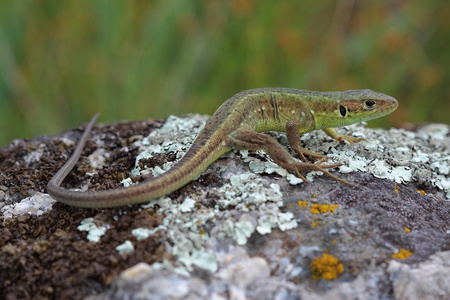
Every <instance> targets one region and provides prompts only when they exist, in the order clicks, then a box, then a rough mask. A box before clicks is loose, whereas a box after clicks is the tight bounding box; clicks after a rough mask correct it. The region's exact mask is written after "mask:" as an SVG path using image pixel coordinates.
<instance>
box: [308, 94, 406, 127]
mask: <svg viewBox="0 0 450 300" xmlns="http://www.w3.org/2000/svg"><path fill="white" fill-rule="evenodd" d="M329 95H331V96H329V97H328V99H327V101H316V102H315V103H314V104H313V105H311V109H312V110H313V112H314V119H315V122H316V129H318V128H328V127H340V126H346V125H351V124H355V123H359V122H363V121H368V120H372V119H375V118H379V117H382V116H385V115H387V114H389V113H391V112H393V111H394V110H395V109H396V108H397V106H398V102H397V100H395V99H394V98H392V97H391V96H388V95H385V94H382V93H377V92H374V91H372V90H349V91H344V92H330V93H329Z"/></svg>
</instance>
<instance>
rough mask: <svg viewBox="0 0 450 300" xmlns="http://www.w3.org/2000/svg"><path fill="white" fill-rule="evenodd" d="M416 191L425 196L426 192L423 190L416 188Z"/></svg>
mask: <svg viewBox="0 0 450 300" xmlns="http://www.w3.org/2000/svg"><path fill="white" fill-rule="evenodd" d="M416 193H420V194H421V195H422V196H425V195H426V194H427V193H425V191H424V190H417V191H416Z"/></svg>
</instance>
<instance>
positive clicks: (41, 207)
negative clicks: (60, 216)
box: [1, 192, 56, 220]
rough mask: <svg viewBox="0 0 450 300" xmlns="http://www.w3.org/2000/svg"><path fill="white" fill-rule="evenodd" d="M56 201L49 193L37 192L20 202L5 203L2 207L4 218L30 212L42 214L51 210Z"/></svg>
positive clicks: (31, 213)
mask: <svg viewBox="0 0 450 300" xmlns="http://www.w3.org/2000/svg"><path fill="white" fill-rule="evenodd" d="M55 202H56V201H55V200H53V199H52V197H50V195H48V194H42V193H39V192H37V193H35V194H34V195H33V196H30V197H27V198H25V199H23V200H22V201H20V202H19V203H13V204H9V205H5V206H3V207H2V208H1V210H2V212H3V220H6V219H8V218H11V217H13V216H18V215H23V214H26V213H28V214H30V215H37V216H40V215H42V214H43V213H45V212H47V211H48V210H50V209H51V208H52V206H53V204H54V203H55Z"/></svg>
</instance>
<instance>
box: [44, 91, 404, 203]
mask: <svg viewBox="0 0 450 300" xmlns="http://www.w3.org/2000/svg"><path fill="white" fill-rule="evenodd" d="M397 106H398V103H397V100H395V99H394V98H392V97H390V96H387V95H384V94H381V93H376V92H373V91H371V90H350V91H344V92H312V91H304V90H296V89H287V88H262V89H253V90H247V91H243V92H241V93H238V94H236V95H234V96H233V97H231V98H230V99H228V100H227V101H226V102H225V103H223V104H222V106H220V107H219V109H218V110H217V111H216V112H215V113H214V115H213V116H212V117H211V118H210V119H209V120H208V122H206V125H205V127H204V129H203V130H202V131H201V132H200V134H199V135H198V136H197V138H196V140H195V141H194V143H193V144H192V146H191V147H190V149H189V150H188V152H187V153H186V155H184V157H183V158H182V159H181V160H180V161H179V162H177V163H176V164H175V165H174V166H173V167H172V168H171V169H170V170H168V171H167V172H165V173H164V174H163V175H161V176H158V177H155V178H152V179H151V180H149V181H144V182H142V183H140V184H137V185H133V186H131V187H127V188H119V189H114V190H103V191H88V192H78V191H72V190H67V189H64V188H62V187H60V184H61V182H62V181H63V180H64V178H65V177H66V176H67V174H68V173H69V172H70V171H71V170H72V168H73V167H74V165H75V164H76V162H77V160H78V158H79V156H80V154H81V151H82V149H83V147H84V144H85V143H86V140H87V137H88V135H89V132H90V130H91V129H92V127H93V125H94V123H95V120H96V118H97V116H98V114H97V115H95V116H94V117H93V118H92V120H91V121H90V123H89V124H88V126H87V128H86V130H85V132H84V133H83V135H82V138H81V139H80V141H79V143H78V145H77V147H76V148H75V150H74V153H73V154H72V156H71V157H70V158H69V160H68V161H67V162H66V164H65V165H64V166H63V167H62V168H61V169H60V170H59V171H58V172H57V173H56V174H55V176H54V177H53V178H52V179H51V180H50V182H49V183H48V185H47V190H48V193H49V194H50V195H51V196H52V197H53V199H55V200H58V201H60V202H62V203H65V204H67V205H72V206H78V207H92V208H102V207H117V206H124V205H129V204H136V203H142V202H146V201H149V200H152V199H156V198H159V197H161V196H163V195H166V194H168V193H170V192H172V191H175V190H177V189H179V188H181V187H182V186H184V185H185V184H187V183H188V182H190V181H191V180H193V179H194V178H195V177H196V176H197V175H199V174H200V173H201V172H202V171H203V170H205V169H206V168H207V167H208V166H209V165H210V164H211V163H212V162H214V161H215V160H217V159H218V158H219V157H220V156H221V155H223V154H224V153H226V152H228V151H230V150H232V149H247V150H264V151H265V152H266V153H267V154H268V155H269V156H270V157H271V158H272V159H273V161H274V162H275V163H277V164H278V165H279V166H281V167H283V168H285V169H287V170H288V171H291V172H294V173H296V174H297V176H299V177H300V178H302V179H303V180H304V181H306V182H307V180H306V178H305V177H304V176H302V175H301V174H300V172H301V171H310V170H315V171H321V172H323V173H324V174H326V175H328V176H330V177H332V178H333V179H335V180H338V181H340V182H343V183H345V184H348V185H351V186H352V184H351V183H349V182H347V181H345V180H343V179H340V178H338V177H336V176H335V175H333V174H331V173H330V172H328V171H327V170H325V169H328V168H334V167H337V166H340V165H341V163H335V164H323V161H324V158H325V156H324V155H321V154H319V153H315V152H312V151H310V150H308V149H305V148H303V147H302V146H301V143H300V135H301V134H304V133H307V132H310V131H313V130H316V129H322V130H323V131H324V132H325V133H326V134H328V135H329V136H330V137H332V138H334V139H336V140H346V141H348V142H349V143H353V142H358V141H361V140H363V139H362V138H355V137H351V136H341V135H338V134H337V133H336V131H335V130H334V129H333V128H334V127H340V126H345V125H350V124H354V123H358V122H362V121H367V120H371V119H374V118H378V117H381V116H384V115H386V114H389V113H391V112H392V111H394V110H395V109H396V108H397ZM264 131H283V132H286V135H287V139H288V141H289V144H290V146H291V147H292V149H293V150H294V151H295V152H297V153H298V154H299V155H300V157H301V158H302V159H303V161H304V162H301V161H298V160H296V159H294V158H293V157H292V156H291V154H289V152H288V151H287V150H286V149H285V148H283V147H282V146H281V145H280V144H279V143H278V142H277V141H276V140H275V139H274V138H272V137H270V136H268V135H266V134H263V133H261V132H264ZM305 155H306V156H310V157H314V158H321V159H320V160H319V161H318V162H316V163H310V162H305V161H306V159H305Z"/></svg>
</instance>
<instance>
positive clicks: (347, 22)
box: [0, 0, 450, 146]
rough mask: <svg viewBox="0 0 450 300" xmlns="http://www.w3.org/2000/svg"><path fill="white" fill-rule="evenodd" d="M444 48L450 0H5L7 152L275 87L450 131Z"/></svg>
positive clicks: (1, 39) (1, 105)
mask: <svg viewBox="0 0 450 300" xmlns="http://www.w3.org/2000/svg"><path fill="white" fill-rule="evenodd" d="M449 45H450V1H448V0H428V1H420V0H411V1H407V0H397V1H395V0H392V1H356V0H338V1H310V0H306V1H294V0H292V1H288V0H285V1H256V0H228V1H224V0H203V1H193V0H172V1H168V0H158V1H121V0H117V1H116V0H96V1H92V0H77V1H75V0H74V1H8V0H0V130H1V134H0V146H3V145H4V144H6V143H8V142H10V141H11V140H12V139H15V138H21V137H25V138H33V137H36V136H38V135H42V134H55V133H58V132H61V131H63V130H68V129H70V128H73V127H75V126H78V125H79V124H81V123H83V122H87V121H88V120H89V119H90V117H91V116H92V115H93V114H94V113H95V112H101V117H100V121H101V122H111V121H114V120H133V119H146V118H164V117H167V116H168V115H169V114H174V115H181V114H184V113H189V112H198V113H204V114H212V113H213V112H214V111H215V109H216V108H217V107H218V106H219V105H220V104H221V103H222V102H224V101H225V100H226V99H227V98H228V97H230V96H232V95H233V94H235V93H237V92H240V91H242V90H245V89H250V88H256V87H268V86H282V87H291V88H299V89H308V90H320V91H325V90H346V89H361V88H370V89H373V90H375V91H378V92H383V93H386V94H389V95H391V96H393V97H395V98H397V99H398V100H399V102H400V107H399V108H398V109H397V111H396V112H395V113H393V114H391V115H389V116H387V117H385V118H383V119H380V120H375V121H371V122H370V125H371V126H385V127H388V126H399V125H401V124H404V123H413V124H422V123H426V122H443V123H450V85H449V82H450V81H449V80H450V53H449V49H448V48H449Z"/></svg>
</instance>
